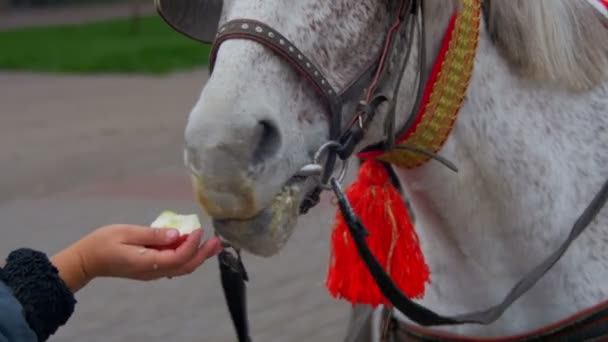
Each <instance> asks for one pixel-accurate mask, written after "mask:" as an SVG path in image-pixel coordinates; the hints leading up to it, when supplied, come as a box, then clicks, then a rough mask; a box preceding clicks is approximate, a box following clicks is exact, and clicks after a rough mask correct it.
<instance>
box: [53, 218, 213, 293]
mask: <svg viewBox="0 0 608 342" xmlns="http://www.w3.org/2000/svg"><path fill="white" fill-rule="evenodd" d="M202 235H203V231H202V229H197V230H195V231H193V232H192V233H190V235H189V236H188V238H187V239H186V241H184V242H183V243H182V244H181V245H180V246H179V247H177V248H176V249H163V250H158V249H156V248H159V249H161V248H162V247H163V246H167V245H170V244H173V243H175V242H176V241H177V240H178V239H179V237H178V231H177V230H175V229H156V228H149V227H142V226H135V225H124V224H123V225H111V226H105V227H102V228H99V229H97V230H95V231H93V232H92V233H90V234H89V235H87V236H85V237H84V238H83V239H81V240H79V241H77V242H76V243H74V244H73V245H72V246H70V247H68V248H66V249H65V250H64V251H62V252H60V253H59V254H57V255H56V256H54V257H53V263H54V264H55V265H56V266H57V268H58V269H59V271H60V275H61V277H62V278H63V279H64V281H65V282H66V283H67V284H68V286H69V287H70V288H71V289H72V291H73V292H76V291H77V290H79V289H80V288H82V287H83V286H84V285H85V284H86V283H88V282H89V281H90V280H92V279H93V278H97V277H117V278H127V279H136V280H154V279H158V278H163V277H175V276H182V275H186V274H190V273H192V272H193V271H194V270H196V269H197V268H198V267H199V266H200V265H202V264H203V263H204V262H205V260H207V259H208V258H210V257H212V256H214V255H216V254H218V253H219V252H220V251H221V249H222V244H221V241H220V240H219V239H218V238H211V239H209V240H207V241H205V242H204V243H203V244H202V245H200V246H199V244H200V241H201V237H202ZM62 268H63V270H62Z"/></svg>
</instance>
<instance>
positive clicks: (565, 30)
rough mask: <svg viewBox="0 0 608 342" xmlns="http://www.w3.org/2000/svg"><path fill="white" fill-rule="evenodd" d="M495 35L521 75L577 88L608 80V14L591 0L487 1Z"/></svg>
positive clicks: (506, 55)
mask: <svg viewBox="0 0 608 342" xmlns="http://www.w3.org/2000/svg"><path fill="white" fill-rule="evenodd" d="M484 12H485V14H486V23H487V27H488V30H489V32H490V35H491V36H492V39H493V40H494V42H495V43H496V45H497V46H498V47H499V48H500V50H501V52H502V53H503V55H504V56H505V57H506V58H507V60H508V61H509V62H510V64H511V65H512V66H514V67H515V69H517V70H518V72H519V73H521V74H522V75H526V76H527V77H530V78H532V79H533V80H535V81H540V82H543V83H546V84H552V85H556V86H559V87H565V88H568V89H573V90H586V89H590V88H592V87H594V86H596V85H598V84H599V83H601V82H603V81H605V80H607V79H608V18H607V17H606V16H605V15H603V14H602V13H601V12H600V11H598V9H597V8H596V7H594V6H593V4H591V3H590V2H588V1H570V0H535V1H527V0H509V1H496V0H486V1H485V3H484Z"/></svg>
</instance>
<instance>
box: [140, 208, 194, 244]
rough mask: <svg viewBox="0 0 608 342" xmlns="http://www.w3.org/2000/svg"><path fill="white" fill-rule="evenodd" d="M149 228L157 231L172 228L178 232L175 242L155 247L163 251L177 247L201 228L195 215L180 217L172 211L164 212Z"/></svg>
mask: <svg viewBox="0 0 608 342" xmlns="http://www.w3.org/2000/svg"><path fill="white" fill-rule="evenodd" d="M150 227H152V228H157V229H166V228H174V229H177V230H178V231H179V238H178V239H177V241H175V242H174V243H172V244H170V245H166V246H160V247H156V248H157V249H159V250H165V249H176V248H177V247H179V246H180V245H181V244H182V243H184V241H186V239H187V238H188V235H190V233H192V232H193V231H194V230H196V229H198V228H200V227H201V223H200V221H199V219H198V216H197V215H196V214H192V215H180V214H178V213H175V212H173V211H170V210H165V211H163V212H162V213H161V214H160V215H159V216H158V217H157V218H156V220H154V222H152V224H150Z"/></svg>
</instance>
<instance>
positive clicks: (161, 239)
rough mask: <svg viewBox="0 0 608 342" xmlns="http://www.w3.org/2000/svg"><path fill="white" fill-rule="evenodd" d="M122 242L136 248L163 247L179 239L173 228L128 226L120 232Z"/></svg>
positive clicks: (176, 231)
mask: <svg viewBox="0 0 608 342" xmlns="http://www.w3.org/2000/svg"><path fill="white" fill-rule="evenodd" d="M122 234H123V235H122V238H121V240H122V242H123V243H124V244H128V245H138V246H163V245H168V244H170V243H173V242H175V241H176V240H177V238H178V237H179V231H178V230H177V229H173V228H170V229H169V228H162V229H161V228H151V227H142V226H128V227H125V229H123V231H122Z"/></svg>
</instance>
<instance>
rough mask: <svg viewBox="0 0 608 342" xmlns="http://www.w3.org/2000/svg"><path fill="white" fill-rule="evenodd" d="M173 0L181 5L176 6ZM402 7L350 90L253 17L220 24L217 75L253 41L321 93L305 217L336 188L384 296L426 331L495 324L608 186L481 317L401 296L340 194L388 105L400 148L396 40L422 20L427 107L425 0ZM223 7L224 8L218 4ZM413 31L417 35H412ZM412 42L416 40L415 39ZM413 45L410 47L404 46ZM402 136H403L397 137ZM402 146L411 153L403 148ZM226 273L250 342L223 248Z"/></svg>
mask: <svg viewBox="0 0 608 342" xmlns="http://www.w3.org/2000/svg"><path fill="white" fill-rule="evenodd" d="M172 1H174V0H172ZM207 1H209V2H208V3H207V5H209V6H211V5H214V4H216V3H217V2H218V0H207ZM394 5H395V6H396V9H395V13H394V18H393V22H392V24H391V26H390V27H389V29H388V31H387V33H386V36H385V37H384V43H383V45H382V48H381V50H380V51H378V52H377V53H376V54H375V57H374V58H373V59H372V60H371V61H370V62H368V63H367V64H366V65H365V67H364V68H363V69H362V70H361V72H360V73H358V74H357V75H356V77H354V78H353V79H352V80H351V81H350V82H349V83H348V84H347V85H346V86H345V87H344V88H343V89H341V90H336V89H334V88H333V87H332V86H331V84H330V82H329V80H328V78H327V77H325V76H324V75H323V73H322V72H321V71H320V70H319V68H318V67H316V66H315V64H314V63H313V61H312V60H310V59H309V58H307V57H306V55H305V54H304V53H303V52H302V51H300V50H299V49H298V48H297V47H296V46H295V45H294V44H293V43H291V42H290V41H289V40H288V39H287V38H286V37H284V36H283V35H281V34H280V33H279V32H277V31H276V30H274V29H273V28H272V27H270V26H268V25H266V24H264V23H261V22H259V21H256V20H251V19H236V20H232V21H229V22H227V23H226V24H224V25H223V26H221V27H220V28H219V30H218V32H217V35H216V37H215V40H214V41H213V46H212V50H211V58H210V63H209V66H210V71H211V72H213V67H214V65H215V61H216V58H217V54H218V50H219V47H220V46H221V44H222V43H223V42H225V41H227V40H230V39H248V40H251V41H254V42H257V43H259V44H261V45H263V46H264V47H266V48H268V49H270V50H271V51H273V52H274V53H275V54H276V55H277V56H279V57H281V58H282V59H283V60H284V61H286V62H287V64H288V65H290V66H291V67H292V68H293V69H294V70H295V71H296V72H297V73H298V74H299V75H300V76H301V77H302V78H303V79H305V80H307V81H308V83H309V84H310V85H311V87H312V88H313V89H314V90H315V92H316V93H317V94H318V95H319V96H320V97H321V98H322V99H323V101H324V104H325V106H326V108H327V112H326V113H327V116H328V121H329V142H328V143H326V144H324V145H322V146H321V148H320V149H319V151H318V152H317V154H316V155H315V156H314V158H313V163H311V164H310V165H306V166H304V167H303V168H302V169H301V170H300V175H302V176H306V177H310V176H317V177H319V179H318V185H317V187H316V188H315V189H314V190H313V191H312V192H311V193H309V194H308V196H307V197H306V198H305V200H304V201H303V203H302V205H301V208H300V211H301V213H306V212H307V211H308V210H309V209H310V208H312V207H314V206H315V205H316V204H317V203H318V202H319V195H320V193H321V192H322V191H323V190H331V191H333V192H334V193H335V195H336V197H337V199H338V206H339V209H340V211H341V213H342V215H343V216H344V219H345V222H346V223H347V226H348V229H349V231H350V234H351V236H352V238H353V241H354V242H355V245H356V247H357V250H358V252H359V255H360V257H361V258H362V260H363V261H364V263H365V264H366V266H367V268H368V270H369V271H370V273H371V275H372V277H373V278H374V280H375V282H376V283H377V285H378V287H379V288H380V290H381V292H382V294H383V295H384V296H385V297H386V298H387V299H388V300H389V301H390V302H391V304H392V305H393V306H394V307H395V308H396V309H398V310H399V311H401V312H402V313H403V314H404V315H406V316H407V317H408V318H409V319H411V320H412V321H414V322H416V323H418V324H420V325H422V326H440V325H456V324H471V323H473V324H484V325H485V324H490V323H493V322H495V321H496V320H497V319H498V318H500V317H501V315H502V314H503V312H504V311H505V310H506V309H507V308H508V307H509V306H510V305H511V304H512V303H513V302H515V301H516V300H517V299H518V298H519V297H521V296H522V295H523V294H524V293H526V292H527V291H528V290H529V289H530V288H531V287H532V286H534V284H536V282H537V281H538V280H539V279H540V278H541V277H542V276H543V275H544V274H545V273H546V272H548V271H549V270H550V269H551V267H552V266H553V265H554V264H555V263H556V262H557V261H558V260H559V259H560V258H561V257H562V255H563V254H564V253H565V252H566V250H567V249H568V247H569V246H570V244H571V243H572V242H573V241H574V240H575V239H576V238H577V237H578V236H579V235H580V234H582V232H583V231H584V230H585V229H586V228H587V227H588V225H589V224H590V223H591V221H592V220H593V219H594V218H595V217H596V215H597V214H598V213H599V211H600V210H601V209H602V207H603V206H604V205H605V203H606V201H607V200H608V181H607V182H606V183H605V184H604V185H603V187H602V188H601V190H600V191H599V192H598V194H597V195H596V196H595V197H594V198H593V200H592V202H591V203H590V205H589V206H588V207H587V208H586V209H585V211H584V212H583V213H582V214H581V215H580V216H579V218H578V220H577V221H576V222H575V224H574V226H573V227H572V229H571V232H570V235H569V236H568V237H567V239H566V240H565V241H564V242H563V243H562V245H560V247H559V248H558V249H557V250H556V251H555V252H554V253H553V254H551V255H550V256H549V257H548V258H547V259H545V260H544V261H543V262H542V263H540V264H539V265H537V266H536V267H535V268H533V269H532V270H531V271H530V272H528V273H527V274H526V275H525V276H524V277H522V279H521V280H520V281H519V282H518V283H517V284H515V286H514V287H513V288H512V290H511V291H510V292H509V293H508V294H507V295H506V296H505V297H504V299H503V301H502V302H501V303H499V304H497V305H495V306H493V307H490V308H489V309H486V310H481V311H477V312H472V313H467V314H461V315H455V316H444V315H441V314H438V313H436V312H434V311H432V310H430V309H428V308H426V307H424V306H422V305H420V304H417V303H415V302H413V301H412V300H410V299H409V298H408V297H407V296H405V295H404V294H403V293H402V292H401V290H400V289H399V288H398V287H397V286H396V285H395V284H394V283H393V281H392V280H391V278H390V276H389V275H388V274H387V273H386V272H385V270H384V269H383V267H382V266H381V265H380V263H379V262H378V260H377V259H376V258H375V257H374V255H373V254H372V253H371V251H370V249H369V247H368V246H367V243H366V241H365V237H366V236H367V235H368V234H369V233H368V232H367V230H366V228H365V227H364V225H363V224H362V223H361V221H360V219H359V218H358V216H357V215H356V214H355V212H354V210H353V208H352V207H351V205H350V203H349V202H348V200H347V198H346V196H345V195H344V192H343V191H342V189H341V186H340V182H341V180H342V178H343V177H344V173H345V168H346V161H347V160H348V158H349V157H351V155H352V154H353V152H354V150H355V147H356V146H357V145H358V144H359V143H360V142H361V141H362V139H363V137H364V135H365V132H366V130H367V128H368V127H369V124H370V123H371V121H372V120H373V118H374V117H375V115H376V113H377V111H378V109H379V107H380V105H381V104H387V105H388V115H387V119H386V122H385V125H384V127H385V140H384V141H383V142H381V143H380V144H379V145H378V146H375V147H374V148H375V149H376V150H384V151H390V150H392V149H394V148H397V147H396V146H395V138H394V137H395V135H396V134H395V127H394V126H395V101H396V95H397V89H398V88H399V85H400V82H401V79H400V78H398V80H397V82H396V84H393V85H392V86H386V84H385V82H388V81H389V80H388V79H387V78H388V77H387V70H388V68H387V67H388V64H389V60H391V57H392V56H393V55H394V54H395V53H397V52H398V51H406V53H405V54H404V56H403V58H401V59H400V60H399V62H398V63H397V64H398V65H397V67H396V69H397V70H396V71H395V72H401V73H400V74H399V75H403V73H404V69H405V66H406V64H408V61H409V57H410V51H411V46H409V45H408V46H397V45H399V41H398V40H397V39H395V37H397V36H399V35H400V34H407V33H408V32H409V33H410V34H409V38H410V39H411V37H412V34H413V28H414V27H415V25H416V24H417V21H418V22H419V25H420V26H421V29H420V30H418V32H419V34H420V36H419V39H418V41H419V43H420V47H419V61H418V72H419V75H418V82H417V97H416V104H415V105H414V107H413V108H412V113H415V112H416V111H417V110H418V109H419V106H420V98H421V93H422V88H423V87H422V86H421V85H422V84H423V83H424V82H423V76H424V75H423V71H424V70H426V69H425V66H424V61H425V54H424V52H425V48H424V45H423V44H424V24H423V20H422V16H423V6H422V5H421V1H420V0H400V1H395V2H394ZM211 7H212V8H216V7H217V6H211ZM408 30H411V31H408ZM410 41H411V40H410ZM405 43H406V44H407V41H406V42H405ZM384 88H388V89H390V90H391V93H390V94H388V95H387V94H384V93H382V92H381V91H380V90H383V91H386V89H384ZM349 103H350V104H352V103H356V104H357V106H356V110H355V111H354V113H353V114H352V115H351V116H349V117H347V118H346V119H347V120H344V117H343V109H344V105H345V104H349ZM413 119H414V115H411V114H410V116H409V117H408V119H407V121H406V124H405V125H404V127H402V128H401V129H400V130H399V132H403V131H405V130H408V129H409V128H410V127H411V125H412V124H413V122H412V121H413ZM397 135H399V134H397ZM399 148H409V147H408V146H404V145H403V144H400V146H399ZM409 150H410V151H413V152H417V153H422V154H425V155H427V157H431V158H434V159H435V160H437V161H439V162H441V163H442V164H444V165H445V166H447V167H449V168H450V169H452V170H456V169H455V167H454V166H453V165H452V164H451V163H449V162H448V161H446V160H444V159H442V158H440V157H438V156H436V155H435V154H434V153H432V152H430V151H425V150H423V149H417V148H416V147H411V148H409ZM324 154H325V155H326V159H325V161H324V162H321V160H322V157H323V155H324ZM338 159H340V160H341V162H342V168H341V169H340V171H339V175H338V176H335V175H334V173H335V171H336V167H335V165H336V161H337V160H338ZM219 261H220V270H221V276H222V286H223V288H224V293H225V295H226V300H227V303H228V307H229V310H230V314H231V318H232V320H233V323H234V325H235V328H236V330H237V334H238V338H239V341H241V342H249V341H251V338H250V336H249V328H248V322H247V315H246V312H247V310H246V296H245V286H244V282H245V281H246V280H247V274H246V272H245V268H244V267H243V264H242V262H241V259H240V254H239V252H238V251H236V255H233V254H232V253H229V252H228V250H227V249H226V250H224V251H223V252H221V253H220V255H219Z"/></svg>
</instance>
